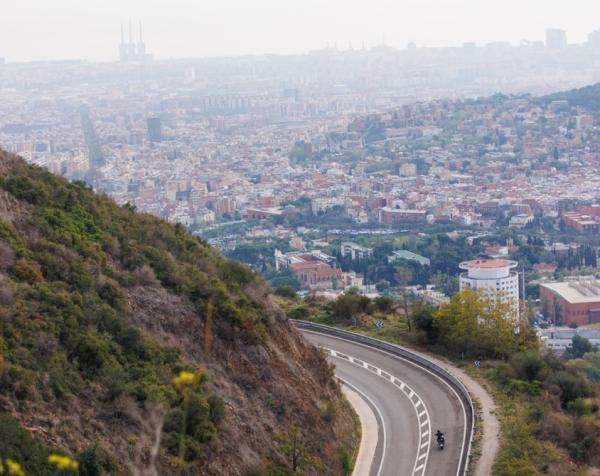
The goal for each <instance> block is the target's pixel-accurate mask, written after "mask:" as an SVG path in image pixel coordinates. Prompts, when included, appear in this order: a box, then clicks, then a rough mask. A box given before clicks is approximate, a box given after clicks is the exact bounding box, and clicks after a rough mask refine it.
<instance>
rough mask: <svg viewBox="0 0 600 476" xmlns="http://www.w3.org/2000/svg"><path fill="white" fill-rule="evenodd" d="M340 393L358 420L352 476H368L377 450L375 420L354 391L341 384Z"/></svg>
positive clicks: (366, 405) (367, 406) (371, 411)
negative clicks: (357, 442) (356, 450)
mask: <svg viewBox="0 0 600 476" xmlns="http://www.w3.org/2000/svg"><path fill="white" fill-rule="evenodd" d="M342 391H343V392H344V395H345V396H346V398H347V399H348V402H350V405H352V407H353V408H354V411H356V413H357V415H358V418H359V420H360V426H361V430H362V431H361V439H360V446H359V450H358V456H357V457H356V462H355V464H354V471H353V472H352V476H369V474H370V472H371V466H372V465H373V458H374V457H375V450H376V449H377V439H378V430H377V419H376V418H375V413H373V410H372V409H371V407H369V405H368V404H367V402H365V401H364V400H363V398H362V397H361V396H360V395H359V394H358V393H357V392H355V391H354V390H352V389H351V388H349V387H348V386H347V385H344V384H342Z"/></svg>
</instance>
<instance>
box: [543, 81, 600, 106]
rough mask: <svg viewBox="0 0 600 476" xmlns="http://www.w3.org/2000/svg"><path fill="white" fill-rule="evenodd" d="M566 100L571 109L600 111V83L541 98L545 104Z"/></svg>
mask: <svg viewBox="0 0 600 476" xmlns="http://www.w3.org/2000/svg"><path fill="white" fill-rule="evenodd" d="M560 100H566V101H569V105H570V106H571V107H576V106H577V107H584V108H585V109H587V110H589V111H594V112H598V111H600V83H597V84H593V85H591V86H586V87H583V88H579V89H570V90H568V91H563V92H559V93H555V94H550V95H548V96H544V97H542V98H540V101H542V102H543V103H546V104H548V103H550V102H552V101H560Z"/></svg>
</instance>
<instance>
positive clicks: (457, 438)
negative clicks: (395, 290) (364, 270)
mask: <svg viewBox="0 0 600 476" xmlns="http://www.w3.org/2000/svg"><path fill="white" fill-rule="evenodd" d="M302 332H303V334H304V336H305V337H306V338H307V339H308V340H309V341H311V342H312V343H313V344H315V345H317V346H319V347H322V348H323V349H325V350H326V351H327V352H328V354H329V356H330V357H329V359H330V361H331V362H332V363H333V364H334V365H335V367H336V372H335V373H336V376H337V377H338V378H339V379H341V380H342V381H343V382H344V383H345V384H346V385H348V386H349V387H350V388H352V389H353V390H354V391H355V392H357V393H358V394H359V395H360V396H361V397H362V398H363V399H364V400H365V401H366V402H367V404H368V405H369V406H370V407H371V409H372V410H373V412H374V414H375V417H376V420H377V426H378V429H377V434H378V437H377V447H376V450H375V456H374V458H373V461H372V462H371V467H370V472H369V476H404V475H408V476H424V475H436V476H457V474H458V471H459V465H460V462H461V455H462V454H463V447H462V444H463V441H464V439H465V428H466V413H465V409H464V408H463V406H462V405H463V404H462V403H461V401H460V399H459V398H458V397H457V395H456V394H455V393H454V391H453V390H452V389H451V388H450V387H449V386H448V385H447V384H446V383H444V382H443V381H441V380H440V379H439V378H438V377H436V376H435V375H433V374H431V373H429V372H428V371H427V370H424V369H422V368H421V367H418V366H416V365H415V364H413V363H410V362H407V361H405V360H403V359H401V358H399V357H397V356H393V355H391V354H387V353H385V352H383V351H380V350H377V349H373V348H370V347H367V346H365V345H363V344H359V343H355V342H351V341H347V340H344V339H341V338H338V337H332V336H326V335H322V334H318V333H315V332H312V331H307V330H303V331H302ZM437 429H440V430H441V431H443V432H444V433H445V434H446V448H445V449H444V450H443V451H440V450H439V449H438V447H437V444H436V441H435V432H436V430H437Z"/></svg>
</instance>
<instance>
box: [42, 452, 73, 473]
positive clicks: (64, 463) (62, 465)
mask: <svg viewBox="0 0 600 476" xmlns="http://www.w3.org/2000/svg"><path fill="white" fill-rule="evenodd" d="M48 462H49V463H51V464H53V465H55V466H56V467H57V468H59V469H63V470H71V469H72V470H73V471H77V470H78V469H79V462H77V461H75V460H74V459H73V458H70V457H69V456H63V455H57V454H51V455H50V456H48Z"/></svg>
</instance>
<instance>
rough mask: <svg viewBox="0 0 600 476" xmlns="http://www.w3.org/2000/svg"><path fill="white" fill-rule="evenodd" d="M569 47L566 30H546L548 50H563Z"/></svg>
mask: <svg viewBox="0 0 600 476" xmlns="http://www.w3.org/2000/svg"><path fill="white" fill-rule="evenodd" d="M566 47H567V34H566V33H565V31H564V30H559V29H557V28H548V29H547V30H546V48H549V49H551V50H563V49H565V48H566Z"/></svg>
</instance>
